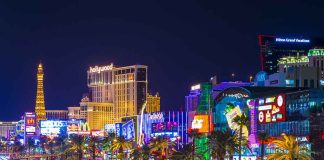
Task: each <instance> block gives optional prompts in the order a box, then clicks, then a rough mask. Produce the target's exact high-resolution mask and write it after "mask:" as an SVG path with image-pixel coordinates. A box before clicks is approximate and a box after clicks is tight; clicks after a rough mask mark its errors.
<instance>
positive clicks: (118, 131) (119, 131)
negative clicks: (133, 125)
mask: <svg viewBox="0 0 324 160" xmlns="http://www.w3.org/2000/svg"><path fill="white" fill-rule="evenodd" d="M122 126H123V123H115V128H116V129H115V131H116V136H117V137H121V136H122Z"/></svg>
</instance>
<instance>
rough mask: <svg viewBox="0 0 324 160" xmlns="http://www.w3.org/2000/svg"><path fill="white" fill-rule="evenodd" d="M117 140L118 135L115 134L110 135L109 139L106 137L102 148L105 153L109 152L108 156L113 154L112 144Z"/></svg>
mask: <svg viewBox="0 0 324 160" xmlns="http://www.w3.org/2000/svg"><path fill="white" fill-rule="evenodd" d="M115 139H116V135H115V133H109V134H108V136H107V137H105V138H104V139H103V140H102V141H101V143H102V146H103V150H104V151H107V152H108V154H109V153H110V154H112V153H111V146H112V143H113V141H114V140H115Z"/></svg>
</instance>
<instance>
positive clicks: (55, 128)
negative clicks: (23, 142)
mask: <svg viewBox="0 0 324 160" xmlns="http://www.w3.org/2000/svg"><path fill="white" fill-rule="evenodd" d="M66 128H67V121H56V120H44V121H40V133H41V135H46V136H58V135H59V134H64V133H63V132H64V131H66Z"/></svg>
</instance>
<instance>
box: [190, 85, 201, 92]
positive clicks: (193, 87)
mask: <svg viewBox="0 0 324 160" xmlns="http://www.w3.org/2000/svg"><path fill="white" fill-rule="evenodd" d="M198 89H200V84H196V85H194V86H191V90H192V91H193V90H198Z"/></svg>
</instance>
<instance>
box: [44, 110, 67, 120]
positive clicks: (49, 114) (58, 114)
mask: <svg viewBox="0 0 324 160" xmlns="http://www.w3.org/2000/svg"><path fill="white" fill-rule="evenodd" d="M68 112H69V111H67V110H46V119H48V120H68V119H69V116H68Z"/></svg>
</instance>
